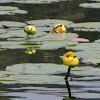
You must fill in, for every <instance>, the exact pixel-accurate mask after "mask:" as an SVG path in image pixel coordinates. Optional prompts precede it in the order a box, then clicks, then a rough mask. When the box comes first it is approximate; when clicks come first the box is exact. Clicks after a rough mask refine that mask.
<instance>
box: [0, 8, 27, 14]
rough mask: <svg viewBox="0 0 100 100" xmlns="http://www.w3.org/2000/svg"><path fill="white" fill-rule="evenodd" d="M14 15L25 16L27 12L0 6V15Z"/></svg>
mask: <svg viewBox="0 0 100 100" xmlns="http://www.w3.org/2000/svg"><path fill="white" fill-rule="evenodd" d="M15 13H20V14H26V13H27V11H25V10H20V9H18V7H13V6H0V15H13V14H15Z"/></svg>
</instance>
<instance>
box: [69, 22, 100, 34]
mask: <svg viewBox="0 0 100 100" xmlns="http://www.w3.org/2000/svg"><path fill="white" fill-rule="evenodd" d="M69 27H72V28H75V29H74V30H75V31H97V32H98V31H100V22H85V23H75V24H71V25H69Z"/></svg>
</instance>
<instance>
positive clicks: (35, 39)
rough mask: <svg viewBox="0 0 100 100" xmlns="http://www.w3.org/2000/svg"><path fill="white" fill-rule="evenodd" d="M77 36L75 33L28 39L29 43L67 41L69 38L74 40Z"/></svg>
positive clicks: (50, 34) (51, 34)
mask: <svg viewBox="0 0 100 100" xmlns="http://www.w3.org/2000/svg"><path fill="white" fill-rule="evenodd" d="M76 37H78V35H77V34H76V33H57V34H53V33H49V34H47V35H45V36H43V37H40V38H34V39H30V41H51V40H67V39H70V38H76Z"/></svg>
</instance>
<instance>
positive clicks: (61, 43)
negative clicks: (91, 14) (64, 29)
mask: <svg viewBox="0 0 100 100" xmlns="http://www.w3.org/2000/svg"><path fill="white" fill-rule="evenodd" d="M77 44H78V42H74V41H68V40H56V41H47V42H43V44H42V45H41V46H40V49H42V50H51V49H58V48H61V47H65V46H66V45H70V46H74V45H77Z"/></svg>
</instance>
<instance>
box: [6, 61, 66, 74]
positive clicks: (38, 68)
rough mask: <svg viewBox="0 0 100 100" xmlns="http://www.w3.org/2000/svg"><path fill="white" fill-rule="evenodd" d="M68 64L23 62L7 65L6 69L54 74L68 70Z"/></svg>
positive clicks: (27, 72) (28, 72) (26, 72)
mask: <svg viewBox="0 0 100 100" xmlns="http://www.w3.org/2000/svg"><path fill="white" fill-rule="evenodd" d="M67 68H68V67H67V66H65V65H58V64H49V63H40V64H34V63H23V64H15V65H12V66H7V67H6V70H7V71H8V70H9V71H14V72H19V73H25V74H53V73H57V72H62V71H66V70H67Z"/></svg>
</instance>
